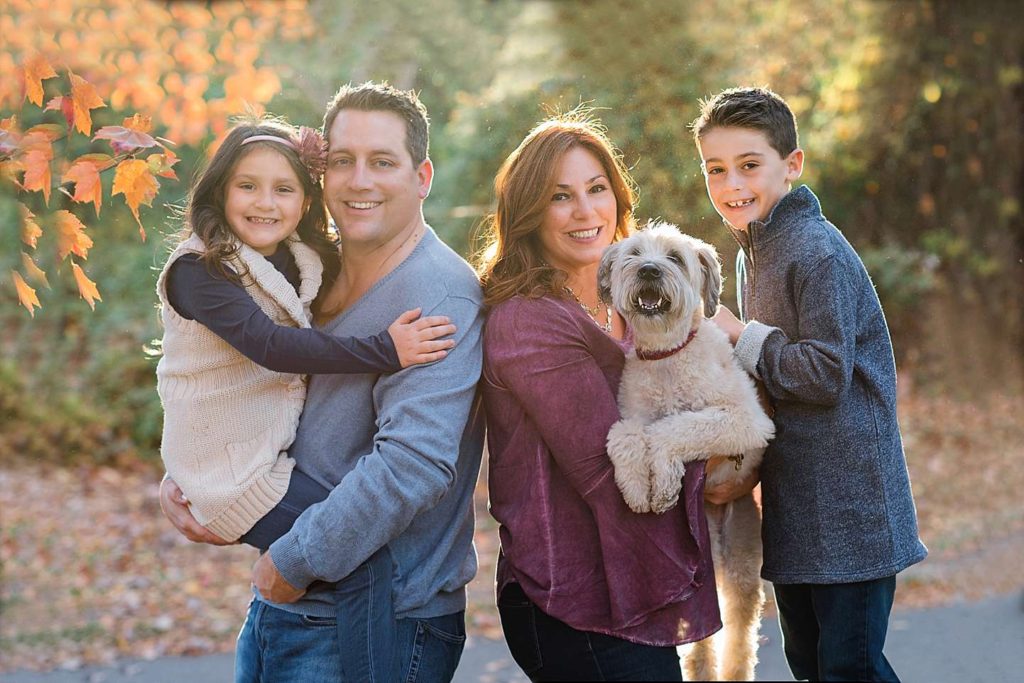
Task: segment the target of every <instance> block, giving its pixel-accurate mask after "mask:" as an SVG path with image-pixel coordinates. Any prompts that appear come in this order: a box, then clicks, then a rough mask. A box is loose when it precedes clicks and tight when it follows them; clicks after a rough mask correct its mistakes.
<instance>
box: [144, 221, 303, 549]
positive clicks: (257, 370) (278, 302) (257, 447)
mask: <svg viewBox="0 0 1024 683" xmlns="http://www.w3.org/2000/svg"><path fill="white" fill-rule="evenodd" d="M287 246H288V248H289V249H290V250H291V251H292V255H293V257H294V258H295V262H296V264H297V265H298V267H299V273H300V276H301V284H300V285H299V291H298V293H296V291H295V288H294V287H293V286H292V285H291V284H290V283H289V282H288V281H287V279H285V277H284V275H283V274H281V273H280V272H279V271H278V270H277V269H276V268H275V267H274V266H273V264H271V263H270V262H269V261H268V260H267V259H266V258H264V257H263V256H261V255H260V254H259V253H258V252H256V251H255V250H253V249H252V248H250V247H248V246H247V245H244V244H243V245H241V247H240V249H239V251H238V254H237V257H236V258H235V259H234V260H233V261H232V262H229V263H228V265H229V267H231V268H232V269H233V270H235V272H244V271H243V266H244V267H246V268H248V275H247V276H246V277H244V278H243V285H244V287H245V290H246V292H247V293H248V294H249V295H250V296H251V297H252V298H253V300H254V301H255V302H256V303H257V304H258V305H259V307H260V308H261V309H262V310H263V311H264V312H265V313H266V314H267V316H268V317H269V318H270V319H271V320H273V321H274V322H275V323H277V324H279V325H289V326H293V327H309V325H310V323H309V320H310V304H311V303H312V301H313V299H314V298H315V297H316V294H317V291H318V290H319V289H320V283H321V276H322V272H323V266H322V263H321V262H320V258H319V256H318V255H317V254H316V252H315V251H313V250H312V249H311V248H310V247H308V246H306V245H305V244H303V243H302V242H301V241H299V240H298V238H297V237H293V238H292V239H289V241H288V242H287ZM204 251H205V247H204V245H203V242H202V240H201V239H200V238H199V237H198V236H196V235H194V234H193V235H192V236H190V237H189V238H188V239H186V240H185V241H183V242H182V243H181V244H180V245H178V247H177V248H176V249H175V250H174V252H173V253H172V254H171V256H170V258H168V260H167V263H166V264H165V266H164V269H163V271H162V272H161V274H160V277H159V278H158V280H157V295H158V296H159V297H160V315H161V319H162V321H163V327H164V335H163V347H162V348H163V356H162V357H161V359H160V362H159V363H158V364H157V371H156V373H157V393H159V395H160V401H161V403H162V404H163V408H164V427H163V438H162V441H161V446H160V455H161V457H162V458H163V461H164V466H165V468H166V469H167V473H168V475H170V477H171V478H172V479H174V481H175V482H176V483H177V484H178V486H180V487H181V490H182V492H183V493H184V494H185V496H186V497H187V498H188V499H189V501H190V507H191V511H192V515H193V516H194V517H195V518H196V520H197V521H198V522H199V523H200V524H202V525H203V526H205V527H206V528H208V529H209V530H210V531H212V532H214V533H215V534H217V535H218V536H220V537H221V538H223V539H225V540H229V541H233V540H236V539H237V538H238V537H239V536H241V535H242V534H244V533H245V532H246V531H248V530H249V529H250V528H252V526H253V524H255V523H256V522H257V520H259V519H260V518H262V517H263V516H264V515H266V514H267V512H269V511H270V510H271V509H272V508H273V507H274V506H275V505H276V504H277V503H278V501H280V500H281V498H282V497H283V496H284V493H285V491H287V489H288V482H289V479H290V477H291V471H292V467H294V465H295V463H294V461H293V460H292V459H291V458H290V457H288V454H287V453H286V452H285V451H286V449H287V448H288V446H289V445H291V443H292V441H293V440H294V438H295V430H296V427H297V425H298V422H299V415H300V413H301V412H302V406H303V402H304V400H305V396H306V381H305V377H304V376H303V375H298V374H291V373H279V372H274V371H272V370H267V369H266V368H263V367H261V366H259V365H257V364H256V363H254V362H252V361H251V360H249V359H248V358H246V357H245V356H243V355H242V354H241V353H239V352H238V351H237V350H236V349H234V348H233V347H232V346H231V345H230V344H228V343H227V342H226V341H224V340H223V339H221V338H220V337H219V336H218V335H216V334H214V333H213V332H212V331H210V329H209V328H207V327H206V326H205V325H203V324H201V323H199V322H197V321H195V320H188V319H186V318H184V317H182V316H180V315H178V313H177V312H175V310H174V307H173V306H171V305H170V304H169V303H168V300H167V287H166V280H167V273H168V271H169V269H170V267H171V264H173V263H174V261H175V260H177V259H178V258H180V257H181V256H182V255H184V254H186V253H198V254H201V253H203V252H204Z"/></svg>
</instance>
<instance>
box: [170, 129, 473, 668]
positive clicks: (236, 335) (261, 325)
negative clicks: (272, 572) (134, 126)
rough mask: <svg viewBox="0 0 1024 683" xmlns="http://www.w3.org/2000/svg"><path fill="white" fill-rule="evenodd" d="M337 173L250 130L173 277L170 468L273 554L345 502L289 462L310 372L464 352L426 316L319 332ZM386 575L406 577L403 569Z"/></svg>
mask: <svg viewBox="0 0 1024 683" xmlns="http://www.w3.org/2000/svg"><path fill="white" fill-rule="evenodd" d="M325 166H326V159H325V150H324V143H323V139H322V138H321V137H320V136H319V134H317V133H316V132H315V131H313V130H311V129H308V128H303V129H301V132H300V131H296V130H295V129H294V128H293V127H291V126H289V125H288V124H285V123H283V122H281V121H278V120H269V119H263V120H256V121H248V122H243V123H240V124H238V125H237V126H235V127H234V128H233V129H232V130H231V131H230V132H229V133H228V135H227V137H226V138H225V140H224V142H223V143H222V144H221V146H220V148H219V149H218V150H217V152H216V153H215V154H214V156H213V158H212V159H211V161H210V163H209V165H208V166H207V168H206V169H205V171H203V172H202V174H201V175H200V176H199V178H198V180H197V181H196V183H195V186H194V187H193V190H192V193H191V196H190V198H189V202H188V208H187V209H186V227H185V229H184V231H183V235H182V238H183V239H182V240H181V242H180V244H179V245H178V246H177V248H176V249H175V250H174V252H173V253H172V254H171V256H170V257H169V258H168V261H167V264H166V265H165V266H164V269H163V272H162V273H161V274H160V277H159V279H158V282H157V293H158V295H159V297H160V304H161V306H160V308H161V316H162V320H163V325H164V336H163V357H162V358H161V359H160V362H159V364H158V366H157V391H158V393H159V394H160V399H161V402H162V403H163V407H164V430H163V441H162V445H161V456H162V458H163V461H164V465H165V467H166V469H167V473H168V475H169V476H170V477H171V478H172V479H173V480H174V481H175V482H176V483H177V484H178V486H179V487H180V488H181V490H182V492H183V493H184V496H185V497H186V498H187V500H188V501H189V504H190V507H191V511H192V514H193V515H194V516H195V518H196V520H198V521H199V522H200V523H201V524H202V525H203V526H205V527H206V528H207V529H209V530H210V531H211V532H213V533H215V534H217V535H218V536H220V537H221V538H223V539H224V540H225V541H234V540H236V539H237V540H241V541H242V542H244V543H247V544H249V545H253V546H255V547H257V548H261V549H263V550H266V549H267V548H268V547H269V546H270V544H271V543H272V542H273V541H275V540H276V539H277V538H279V537H280V536H281V535H282V534H284V533H285V532H286V531H288V529H290V528H291V525H292V523H293V522H294V521H295V519H296V518H297V517H298V515H299V514H301V512H302V511H303V510H305V509H306V508H307V507H309V506H310V505H311V504H313V503H316V502H319V501H320V500H323V499H324V498H326V496H327V494H328V493H329V491H328V490H327V489H326V488H325V487H324V486H322V485H321V484H320V483H319V482H317V481H315V480H313V479H312V478H310V477H309V476H307V475H305V474H304V473H302V472H301V471H300V470H297V469H294V464H295V463H294V461H293V460H292V459H291V458H290V457H288V454H287V452H286V449H287V448H288V446H289V445H290V444H291V442H292V440H293V439H294V437H295V431H296V427H297V425H298V419H299V414H300V413H301V412H302V406H303V402H304V399H305V392H306V384H305V381H306V380H305V377H304V376H303V374H304V373H380V372H395V371H398V370H400V369H402V368H405V367H408V366H409V365H412V364H416V363H428V362H431V361H435V360H439V359H441V358H443V357H444V356H445V355H446V354H447V349H449V348H451V347H452V346H453V345H454V342H453V341H451V340H445V339H441V337H444V336H446V335H450V334H452V333H453V332H454V331H455V328H454V326H453V325H450V324H449V320H448V319H447V318H445V317H426V318H419V313H420V311H419V309H415V310H412V311H407V312H405V313H403V314H402V315H401V316H399V318H398V319H397V320H396V321H395V322H394V323H393V324H392V325H391V326H390V327H388V329H387V330H386V331H384V332H382V333H380V334H378V335H377V336H375V337H370V338H366V339H355V338H338V337H334V336H332V335H329V334H326V333H323V332H320V331H318V330H314V329H312V328H311V327H310V317H311V313H315V312H316V311H317V304H318V299H317V295H318V293H319V292H325V291H327V290H328V289H329V288H330V285H331V283H332V282H333V281H334V279H335V278H336V277H337V275H338V269H339V263H340V262H339V259H338V254H337V249H336V247H335V245H334V244H333V243H332V242H331V241H330V240H329V238H328V235H327V216H326V211H325V209H324V205H323V190H322V188H321V186H320V176H321V175H322V173H323V170H324V168H325ZM373 559H374V558H371V559H370V560H369V561H368V564H369V563H371V562H373ZM364 567H365V565H364ZM360 569H363V568H360ZM369 569H370V570H371V571H372V569H373V568H372V567H371V568H369ZM381 571H382V573H385V574H386V576H387V578H388V579H390V568H389V567H382V568H381ZM355 578H358V577H355ZM346 581H348V579H346ZM342 583H344V582H342ZM385 592H387V593H389V591H385ZM339 595H341V592H339ZM356 607H357V608H358V609H362V610H364V611H365V610H371V611H373V614H379V615H383V616H386V615H387V610H386V609H379V608H380V607H381V606H380V605H367V604H364V605H359V606H356ZM352 608H353V606H352V605H348V606H346V609H352ZM378 609H379V612H378V611H376V610H378ZM371 618H372V617H371ZM345 621H346V622H349V621H351V620H350V619H346V620H345ZM340 623H341V620H339V624H340ZM364 623H365V622H364ZM340 635H341V636H342V638H343V639H344V638H345V637H346V634H343V633H342V634H340ZM381 637H384V636H381ZM342 642H345V641H344V640H343V641H342ZM353 673H355V672H353ZM353 677H356V678H358V677H359V676H353Z"/></svg>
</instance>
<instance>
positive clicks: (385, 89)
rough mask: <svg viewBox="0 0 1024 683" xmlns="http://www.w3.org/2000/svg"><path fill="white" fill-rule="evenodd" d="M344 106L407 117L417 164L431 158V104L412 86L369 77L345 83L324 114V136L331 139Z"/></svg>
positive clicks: (408, 140) (411, 150)
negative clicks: (398, 85)
mask: <svg viewBox="0 0 1024 683" xmlns="http://www.w3.org/2000/svg"><path fill="white" fill-rule="evenodd" d="M343 109H355V110H356V111H389V112H391V113H393V114H397V115H398V116H399V117H400V118H401V119H402V120H403V121H405V148H406V149H407V150H409V156H410V157H412V162H413V165H414V166H416V167H419V165H420V164H422V163H423V161H424V160H425V159H426V158H427V151H428V147H429V145H430V119H429V118H428V117H427V108H426V107H424V106H423V103H422V102H420V99H419V97H417V96H416V93H415V92H413V91H412V90H399V89H398V88H395V87H394V86H391V85H389V84H387V83H374V82H372V81H367V82H366V83H363V84H361V85H352V84H351V83H349V84H348V85H343V86H341V89H340V90H338V92H337V93H335V95H334V97H333V98H331V101H330V102H329V103H328V104H327V113H326V114H324V137H325V138H326V139H327V143H328V145H329V144H330V142H331V126H333V125H334V119H336V118H338V113H339V112H341V110H343Z"/></svg>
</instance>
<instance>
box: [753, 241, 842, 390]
mask: <svg viewBox="0 0 1024 683" xmlns="http://www.w3.org/2000/svg"><path fill="white" fill-rule="evenodd" d="M855 275H856V274H855V273H854V272H852V271H851V269H850V268H848V267H846V266H845V265H844V264H843V263H842V262H841V261H840V260H839V259H838V257H837V256H836V255H834V254H833V255H830V256H828V257H826V258H824V259H822V260H821V261H820V262H818V263H817V264H816V265H815V266H814V267H813V268H812V269H811V270H809V271H808V272H807V273H806V274H805V275H804V277H803V278H800V279H799V281H798V283H797V285H796V287H795V291H794V295H795V298H796V308H797V329H796V338H795V339H793V338H790V337H789V336H788V335H787V334H786V333H785V332H784V331H783V330H781V329H780V328H777V327H770V326H767V325H763V324H761V323H758V322H756V321H753V322H751V323H750V324H748V326H747V328H746V329H745V330H744V331H743V334H742V335H741V336H740V339H739V340H738V341H737V344H736V351H737V357H740V358H741V362H742V359H743V358H752V357H753V358H758V359H759V360H757V365H756V376H758V377H759V378H760V379H761V380H763V381H764V385H765V388H766V389H767V390H768V393H769V394H770V395H771V396H772V397H773V398H775V399H779V400H787V401H800V402H804V403H811V404H816V405H822V406H833V405H835V404H836V403H837V402H838V401H839V399H840V397H841V396H842V395H843V394H844V393H845V392H846V390H847V388H848V387H849V386H850V384H851V382H852V381H853V361H854V354H855V346H856V338H857V297H856V283H855V280H854V278H855ZM758 348H759V349H760V350H759V352H758V350H757V349H758Z"/></svg>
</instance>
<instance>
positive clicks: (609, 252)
mask: <svg viewBox="0 0 1024 683" xmlns="http://www.w3.org/2000/svg"><path fill="white" fill-rule="evenodd" d="M621 247H622V242H614V243H612V244H609V245H608V248H607V249H605V250H604V253H603V254H601V264H600V265H599V266H598V267H597V296H598V297H599V298H600V299H601V301H602V302H603V303H604V304H605V305H607V306H611V305H612V265H613V264H614V263H615V259H616V258H618V254H619V249H620V248H621Z"/></svg>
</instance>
